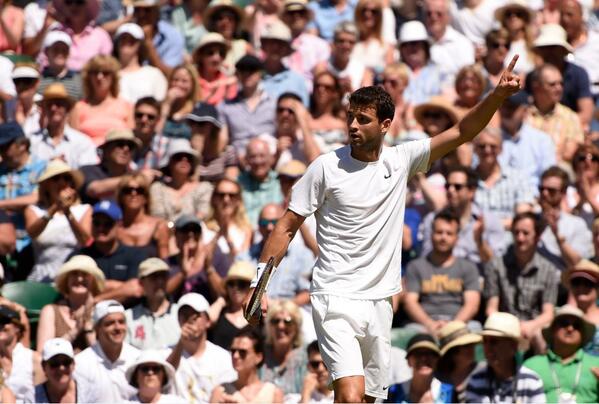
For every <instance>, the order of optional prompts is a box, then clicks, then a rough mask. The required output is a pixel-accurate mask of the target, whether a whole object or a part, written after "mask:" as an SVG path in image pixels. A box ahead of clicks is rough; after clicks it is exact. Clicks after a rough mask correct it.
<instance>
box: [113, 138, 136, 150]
mask: <svg viewBox="0 0 599 404" xmlns="http://www.w3.org/2000/svg"><path fill="white" fill-rule="evenodd" d="M111 143H112V145H113V146H114V147H118V148H121V149H122V148H125V147H127V148H129V149H132V148H133V145H134V143H133V142H129V141H127V140H115V141H114V142H111Z"/></svg>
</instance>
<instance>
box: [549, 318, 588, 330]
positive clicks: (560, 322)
mask: <svg viewBox="0 0 599 404" xmlns="http://www.w3.org/2000/svg"><path fill="white" fill-rule="evenodd" d="M555 325H556V327H558V328H566V327H570V326H572V328H574V329H575V330H580V329H581V328H582V324H581V323H580V320H578V319H576V318H570V317H558V318H557V319H556V320H555Z"/></svg>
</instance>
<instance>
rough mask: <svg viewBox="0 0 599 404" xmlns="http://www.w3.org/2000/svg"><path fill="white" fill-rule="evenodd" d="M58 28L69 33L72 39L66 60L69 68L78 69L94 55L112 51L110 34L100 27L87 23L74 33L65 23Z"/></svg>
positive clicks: (108, 53)
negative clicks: (83, 27)
mask: <svg viewBox="0 0 599 404" xmlns="http://www.w3.org/2000/svg"><path fill="white" fill-rule="evenodd" d="M58 29H59V30H60V31H64V32H66V33H67V34H69V36H70V37H71V40H72V41H73V45H71V52H70V53H69V60H68V61H67V67H68V68H69V69H71V70H75V71H80V70H81V69H83V66H84V65H85V63H87V61H88V60H90V59H91V58H93V57H94V56H96V55H110V54H111V52H112V40H111V39H110V35H108V32H106V31H105V30H104V29H102V28H100V27H96V26H94V25H88V26H87V27H85V29H84V30H83V31H82V32H81V33H79V34H75V33H74V32H73V30H72V29H71V28H69V27H67V26H65V25H60V27H59V28H58Z"/></svg>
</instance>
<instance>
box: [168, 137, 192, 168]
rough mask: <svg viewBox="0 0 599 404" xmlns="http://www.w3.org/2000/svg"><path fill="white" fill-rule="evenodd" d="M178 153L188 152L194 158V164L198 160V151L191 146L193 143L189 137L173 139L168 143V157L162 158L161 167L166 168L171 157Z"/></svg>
mask: <svg viewBox="0 0 599 404" xmlns="http://www.w3.org/2000/svg"><path fill="white" fill-rule="evenodd" d="M176 154H187V155H188V156H191V158H192V160H193V161H192V165H193V166H194V167H195V165H196V164H197V162H198V152H197V151H196V150H194V149H193V148H192V147H191V143H189V140H187V139H171V141H170V142H169V144H168V148H167V151H166V158H165V159H163V160H162V162H161V164H160V168H161V169H165V168H167V167H168V165H169V163H170V161H171V159H172V158H173V156H174V155H176Z"/></svg>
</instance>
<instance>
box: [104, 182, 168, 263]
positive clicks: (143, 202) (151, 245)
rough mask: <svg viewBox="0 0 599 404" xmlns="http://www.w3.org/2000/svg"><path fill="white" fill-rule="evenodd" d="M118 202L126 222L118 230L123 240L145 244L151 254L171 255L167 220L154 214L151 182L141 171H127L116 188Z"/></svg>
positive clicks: (118, 235)
mask: <svg viewBox="0 0 599 404" xmlns="http://www.w3.org/2000/svg"><path fill="white" fill-rule="evenodd" d="M116 197H117V203H118V204H119V206H120V207H121V210H122V211H123V223H122V226H120V227H119V229H118V231H117V238H118V239H119V241H120V242H121V243H123V244H125V245H128V246H134V247H141V248H143V249H144V250H146V253H147V255H146V256H147V257H160V258H162V259H166V258H167V257H168V255H169V251H168V240H169V230H168V226H167V224H166V222H165V221H164V220H163V219H161V218H158V217H154V216H151V215H150V213H149V212H150V205H151V200H150V186H149V184H148V180H147V179H146V177H145V176H144V175H143V174H141V173H134V174H130V175H125V176H123V177H122V178H121V181H120V182H119V185H118V187H117V191H116Z"/></svg>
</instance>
